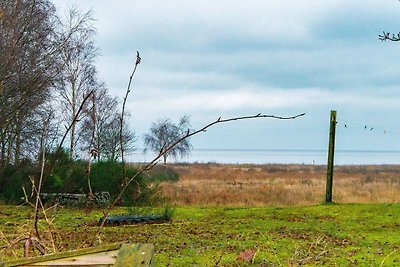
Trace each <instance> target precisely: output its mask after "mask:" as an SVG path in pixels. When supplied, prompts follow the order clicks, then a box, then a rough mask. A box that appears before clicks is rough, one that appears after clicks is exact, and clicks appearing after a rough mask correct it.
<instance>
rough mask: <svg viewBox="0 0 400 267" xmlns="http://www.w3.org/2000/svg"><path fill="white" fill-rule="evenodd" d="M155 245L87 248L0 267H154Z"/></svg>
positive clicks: (8, 263) (124, 244)
mask: <svg viewBox="0 0 400 267" xmlns="http://www.w3.org/2000/svg"><path fill="white" fill-rule="evenodd" d="M153 256H154V246H153V244H129V243H122V244H121V243H118V244H110V245H104V246H99V247H94V248H86V249H80V250H74V251H68V252H63V253H56V254H50V255H46V256H41V257H35V258H27V259H21V260H15V261H8V262H3V263H1V262H0V267H11V266H23V267H28V266H31V267H33V266H42V267H43V266H51V267H55V266H58V267H60V266H64V267H67V266H74V267H77V266H81V267H83V266H88V267H100V266H101V267H106V266H107V267H108V266H126V267H134V266H152V261H153Z"/></svg>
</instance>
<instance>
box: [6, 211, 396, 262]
mask: <svg viewBox="0 0 400 267" xmlns="http://www.w3.org/2000/svg"><path fill="white" fill-rule="evenodd" d="M122 212H123V210H117V211H115V213H116V214H118V213H122ZM32 214H33V213H32V210H31V209H30V208H28V207H14V206H0V260H1V259H11V258H16V257H20V256H21V255H22V244H20V245H18V243H17V244H16V245H15V249H12V250H11V249H10V248H7V249H1V247H2V246H5V245H7V243H9V242H11V241H12V240H15V239H16V238H18V237H22V236H24V235H26V233H28V230H29V228H30V225H31V218H32ZM48 215H49V217H50V218H51V219H53V220H54V225H55V229H57V232H58V234H59V236H58V238H57V244H58V246H59V248H60V249H61V250H68V249H73V248H76V247H78V246H79V245H80V244H81V243H82V240H84V239H86V238H88V237H90V236H91V235H92V234H93V233H94V232H95V231H96V227H95V226H94V224H95V222H97V221H98V219H99V218H100V217H101V216H102V213H101V211H99V210H95V211H93V210H91V211H89V210H86V211H85V210H82V209H81V210H80V209H65V208H64V209H60V210H57V211H54V212H52V211H49V212H48ZM40 225H42V226H44V225H45V224H44V223H43V221H41V224H40ZM399 229H400V205H399V204H334V205H318V206H308V207H288V208H273V207H262V208H230V207H206V208H202V207H179V208H177V210H176V213H175V217H174V218H173V219H172V221H171V222H169V223H163V224H140V225H127V226H119V227H105V228H104V229H103V231H102V233H101V235H99V236H98V237H97V242H98V243H113V242H118V241H126V240H130V241H132V242H142V243H154V245H155V248H156V256H155V266H168V265H169V266H247V265H249V263H243V262H238V261H237V258H238V256H239V255H240V253H241V252H243V251H246V250H254V251H256V255H255V258H254V262H253V263H252V264H250V265H251V266H297V265H304V266H321V265H327V266H334V265H337V266H381V264H382V263H383V264H382V266H398V265H400V232H399ZM1 234H2V235H3V236H2V235H1ZM14 252H15V253H16V254H14Z"/></svg>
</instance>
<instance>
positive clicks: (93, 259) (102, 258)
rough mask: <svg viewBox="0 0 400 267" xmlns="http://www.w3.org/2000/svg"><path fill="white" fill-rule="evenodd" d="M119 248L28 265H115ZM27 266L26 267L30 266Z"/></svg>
mask: <svg viewBox="0 0 400 267" xmlns="http://www.w3.org/2000/svg"><path fill="white" fill-rule="evenodd" d="M117 255H118V250H112V251H105V252H100V253H95V254H88V255H82V256H77V257H71V258H65V259H59V260H53V261H46V262H39V263H34V264H32V265H28V266H42V267H43V266H74V267H77V266H96V267H98V266H107V267H108V266H113V265H114V263H115V259H116V258H117ZM28 266H26V267H28Z"/></svg>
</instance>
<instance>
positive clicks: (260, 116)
mask: <svg viewBox="0 0 400 267" xmlns="http://www.w3.org/2000/svg"><path fill="white" fill-rule="evenodd" d="M304 115H305V113H301V114H297V115H294V116H289V117H283V116H275V115H265V114H261V113H259V114H257V115H251V116H242V117H234V118H228V119H221V117H219V118H218V119H217V120H215V121H213V122H211V123H209V124H207V125H206V126H204V127H202V128H200V129H198V130H196V131H193V132H191V133H190V132H189V131H188V132H186V133H185V134H184V135H183V136H181V137H180V138H179V139H177V140H176V141H175V142H174V143H172V144H170V145H168V146H167V147H166V148H165V149H162V150H161V151H160V153H159V154H158V155H157V156H156V157H155V158H154V159H153V160H152V161H150V162H149V163H147V164H145V165H144V166H142V167H141V168H140V169H139V171H138V172H137V173H136V174H135V175H134V176H132V177H131V178H130V179H129V180H128V181H127V183H126V184H124V185H123V187H122V189H121V191H120V192H119V194H118V196H117V197H116V198H115V200H114V201H113V203H112V204H111V205H110V206H109V207H108V208H107V210H106V211H105V212H104V216H103V219H102V221H101V223H100V225H99V227H98V230H97V231H96V233H95V235H94V237H95V236H96V235H97V234H98V233H99V232H100V231H101V229H102V227H103V226H104V224H105V222H106V220H107V216H108V215H109V213H110V211H111V210H112V209H113V208H114V207H115V206H116V205H117V203H118V202H119V201H120V200H121V199H122V196H123V194H124V192H125V190H126V189H127V188H128V186H129V184H130V183H132V182H133V181H135V180H136V178H137V177H138V176H139V175H141V174H142V173H143V172H144V171H146V170H149V169H151V168H152V167H154V166H155V165H156V164H157V162H158V160H159V159H160V158H161V157H162V156H163V155H164V154H165V153H168V151H170V150H171V149H173V148H174V147H175V146H176V145H178V144H179V143H180V142H182V141H183V140H185V139H187V138H189V137H191V136H194V135H196V134H198V133H201V132H205V131H206V130H207V129H208V128H210V127H212V126H214V125H216V124H219V123H226V122H231V121H239V120H248V119H259V118H267V119H278V120H293V119H296V118H299V117H302V116H304Z"/></svg>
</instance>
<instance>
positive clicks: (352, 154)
mask: <svg viewBox="0 0 400 267" xmlns="http://www.w3.org/2000/svg"><path fill="white" fill-rule="evenodd" d="M153 157H154V155H151V154H149V153H148V154H145V155H144V154H143V153H141V152H139V151H138V152H136V153H135V154H134V155H131V156H130V157H129V158H128V160H130V161H134V162H144V161H149V160H151V159H152V158H153ZM327 158H328V152H327V151H326V150H278V149H276V150H269V149H193V150H192V152H191V155H190V156H189V157H186V158H183V159H178V160H174V159H173V158H168V161H169V162H188V163H194V162H198V163H234V164H236V163H253V164H268V163H270V164H271V163H282V164H315V165H325V164H326V163H327ZM367 164H400V151H362V150H337V151H335V165H367Z"/></svg>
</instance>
